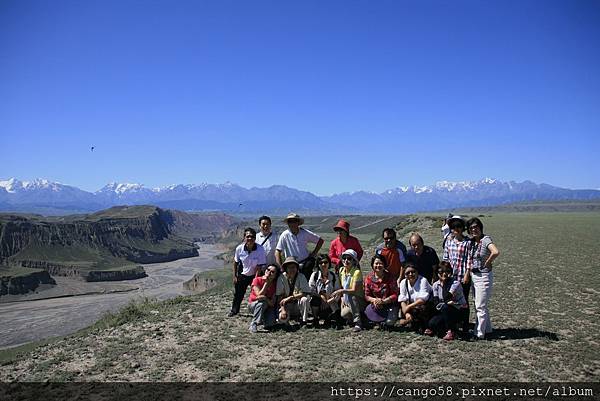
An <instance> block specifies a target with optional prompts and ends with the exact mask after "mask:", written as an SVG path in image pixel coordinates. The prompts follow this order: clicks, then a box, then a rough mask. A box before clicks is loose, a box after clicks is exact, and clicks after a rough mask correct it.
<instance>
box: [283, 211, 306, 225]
mask: <svg viewBox="0 0 600 401" xmlns="http://www.w3.org/2000/svg"><path fill="white" fill-rule="evenodd" d="M288 220H298V225H302V224H304V219H303V218H302V217H300V215H299V214H297V213H289V214H288V215H287V217H286V218H285V219H283V222H284V223H287V222H288Z"/></svg>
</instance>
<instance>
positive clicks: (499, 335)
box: [490, 327, 559, 341]
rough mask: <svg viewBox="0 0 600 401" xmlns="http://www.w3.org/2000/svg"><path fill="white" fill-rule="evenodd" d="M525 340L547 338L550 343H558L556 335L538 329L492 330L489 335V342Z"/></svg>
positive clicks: (510, 328)
mask: <svg viewBox="0 0 600 401" xmlns="http://www.w3.org/2000/svg"><path fill="white" fill-rule="evenodd" d="M527 338H547V339H549V340H551V341H559V339H558V336H557V335H556V333H552V332H549V331H543V330H538V329H517V328H512V327H509V328H506V329H494V332H493V333H492V334H491V335H490V339H491V340H524V339H527Z"/></svg>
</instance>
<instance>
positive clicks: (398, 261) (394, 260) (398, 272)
mask: <svg viewBox="0 0 600 401" xmlns="http://www.w3.org/2000/svg"><path fill="white" fill-rule="evenodd" d="M382 235H383V243H381V244H379V245H378V246H377V249H376V250H375V253H376V254H378V255H382V256H383V257H384V258H385V260H386V261H387V269H388V272H389V273H390V274H391V275H392V276H394V279H396V280H397V279H398V278H399V277H402V278H403V277H404V269H403V267H402V265H403V264H404V262H406V245H404V244H403V243H402V242H401V241H398V239H397V238H396V230H394V229H393V228H386V229H384V230H383V233H382Z"/></svg>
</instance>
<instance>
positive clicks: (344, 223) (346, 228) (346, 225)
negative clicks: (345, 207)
mask: <svg viewBox="0 0 600 401" xmlns="http://www.w3.org/2000/svg"><path fill="white" fill-rule="evenodd" d="M336 229H339V230H344V231H346V233H347V234H350V223H348V222H347V221H346V220H344V219H340V221H338V222H337V224H336V225H335V226H333V231H337V230H336Z"/></svg>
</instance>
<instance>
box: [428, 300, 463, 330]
mask: <svg viewBox="0 0 600 401" xmlns="http://www.w3.org/2000/svg"><path fill="white" fill-rule="evenodd" d="M463 313H464V312H463V310H462V309H456V308H455V307H453V306H448V307H446V308H444V309H442V310H441V311H438V312H437V314H436V315H435V316H434V317H432V318H431V319H430V320H429V328H430V329H431V330H432V331H433V332H434V333H435V334H437V335H438V336H440V337H442V336H443V335H444V334H446V331H448V330H456V324H457V323H458V322H460V321H461V320H462V317H463Z"/></svg>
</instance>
